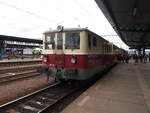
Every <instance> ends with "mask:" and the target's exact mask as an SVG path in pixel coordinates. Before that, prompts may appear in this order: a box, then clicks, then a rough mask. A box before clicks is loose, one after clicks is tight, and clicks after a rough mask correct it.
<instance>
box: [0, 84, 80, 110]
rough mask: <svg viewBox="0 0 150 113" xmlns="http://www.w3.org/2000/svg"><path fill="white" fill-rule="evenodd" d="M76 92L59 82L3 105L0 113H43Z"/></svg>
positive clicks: (0, 107) (74, 89)
mask: <svg viewBox="0 0 150 113" xmlns="http://www.w3.org/2000/svg"><path fill="white" fill-rule="evenodd" d="M76 90H77V88H72V87H71V86H69V85H68V84H66V83H61V82H58V83H55V84H53V85H51V86H48V87H46V88H44V89H41V90H38V91H36V92H34V93H31V94H29V95H26V96H24V97H21V98H18V99H16V100H14V101H11V102H9V103H6V104H4V105H1V106H0V113H43V112H45V111H46V110H47V109H48V108H50V107H52V106H53V105H55V104H56V103H58V102H60V101H61V100H62V99H64V98H65V97H67V96H68V95H70V94H72V93H73V92H74V91H76Z"/></svg>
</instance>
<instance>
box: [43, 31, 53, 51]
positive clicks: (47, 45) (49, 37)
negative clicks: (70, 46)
mask: <svg viewBox="0 0 150 113" xmlns="http://www.w3.org/2000/svg"><path fill="white" fill-rule="evenodd" d="M45 49H55V34H49V35H47V36H46V40H45Z"/></svg>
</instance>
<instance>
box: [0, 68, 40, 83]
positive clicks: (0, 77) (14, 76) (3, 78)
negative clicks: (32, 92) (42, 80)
mask: <svg viewBox="0 0 150 113" xmlns="http://www.w3.org/2000/svg"><path fill="white" fill-rule="evenodd" d="M38 75H40V74H39V73H38V72H37V71H36V70H29V71H24V72H19V73H5V74H0V83H6V82H10V81H14V80H19V79H24V78H29V77H33V76H38Z"/></svg>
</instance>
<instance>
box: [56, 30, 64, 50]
mask: <svg viewBox="0 0 150 113" xmlns="http://www.w3.org/2000/svg"><path fill="white" fill-rule="evenodd" d="M62 38H63V37H62V33H58V34H57V49H62V48H63V39H62Z"/></svg>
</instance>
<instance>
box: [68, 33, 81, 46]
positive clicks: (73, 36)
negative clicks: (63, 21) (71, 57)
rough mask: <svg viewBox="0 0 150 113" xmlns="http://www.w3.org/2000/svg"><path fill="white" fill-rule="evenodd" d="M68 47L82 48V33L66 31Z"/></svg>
mask: <svg viewBox="0 0 150 113" xmlns="http://www.w3.org/2000/svg"><path fill="white" fill-rule="evenodd" d="M65 42H66V44H65V48H66V49H80V33H79V32H78V33H66V39H65Z"/></svg>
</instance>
